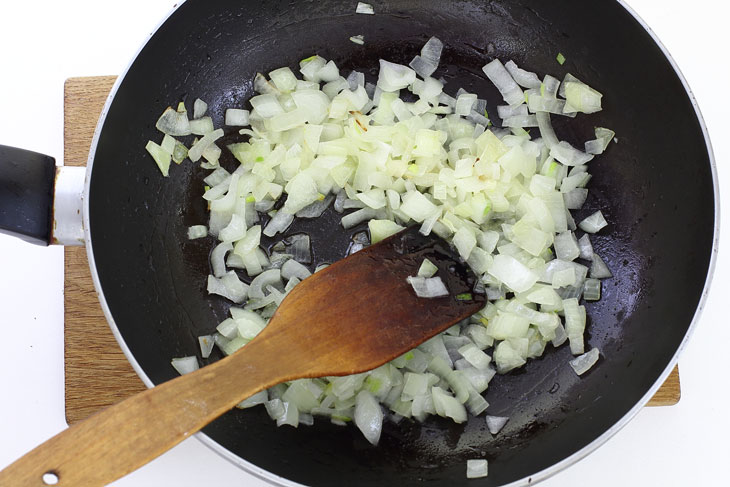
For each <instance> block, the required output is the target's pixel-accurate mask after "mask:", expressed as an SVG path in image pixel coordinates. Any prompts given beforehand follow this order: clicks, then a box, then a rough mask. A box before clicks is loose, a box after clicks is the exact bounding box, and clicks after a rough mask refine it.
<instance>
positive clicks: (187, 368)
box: [171, 355, 200, 375]
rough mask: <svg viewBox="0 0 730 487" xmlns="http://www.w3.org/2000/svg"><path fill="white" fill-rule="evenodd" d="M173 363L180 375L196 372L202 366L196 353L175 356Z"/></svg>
mask: <svg viewBox="0 0 730 487" xmlns="http://www.w3.org/2000/svg"><path fill="white" fill-rule="evenodd" d="M171 363H172V366H173V367H174V368H175V370H177V372H178V374H180V375H185V374H189V373H190V372H195V371H196V370H198V369H199V368H200V365H199V364H198V359H197V358H196V357H195V356H194V355H192V356H190V357H181V358H174V359H172V362H171Z"/></svg>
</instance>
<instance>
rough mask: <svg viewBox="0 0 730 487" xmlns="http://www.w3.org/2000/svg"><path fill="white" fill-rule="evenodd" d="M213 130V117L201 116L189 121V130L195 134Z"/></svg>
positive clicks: (203, 133)
mask: <svg viewBox="0 0 730 487" xmlns="http://www.w3.org/2000/svg"><path fill="white" fill-rule="evenodd" d="M213 130H215V127H214V126H213V119H211V118H210V117H202V118H198V119H195V120H191V121H190V131H191V132H192V133H193V134H195V135H205V134H209V133H211V132H212V131H213Z"/></svg>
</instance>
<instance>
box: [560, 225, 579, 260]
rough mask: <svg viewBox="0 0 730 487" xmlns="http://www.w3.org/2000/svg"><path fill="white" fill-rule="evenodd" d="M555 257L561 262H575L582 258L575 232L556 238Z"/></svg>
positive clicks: (562, 234)
mask: <svg viewBox="0 0 730 487" xmlns="http://www.w3.org/2000/svg"><path fill="white" fill-rule="evenodd" d="M555 256H556V257H557V258H558V259H561V260H575V259H577V258H578V257H580V248H579V247H578V239H576V238H575V234H574V233H573V232H571V231H567V232H563V233H559V234H558V235H556V236H555Z"/></svg>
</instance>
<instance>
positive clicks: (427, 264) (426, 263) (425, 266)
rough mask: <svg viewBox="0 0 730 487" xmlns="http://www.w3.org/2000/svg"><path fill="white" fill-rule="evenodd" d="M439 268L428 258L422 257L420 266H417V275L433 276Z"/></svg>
mask: <svg viewBox="0 0 730 487" xmlns="http://www.w3.org/2000/svg"><path fill="white" fill-rule="evenodd" d="M438 270H439V268H438V267H436V265H435V264H434V263H433V262H431V261H430V260H428V259H423V262H421V267H419V268H418V277H425V278H429V277H433V276H435V275H436V273H437V272H438Z"/></svg>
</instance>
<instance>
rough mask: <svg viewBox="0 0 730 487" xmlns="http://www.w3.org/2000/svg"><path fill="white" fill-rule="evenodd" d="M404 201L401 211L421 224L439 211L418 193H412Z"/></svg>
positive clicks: (405, 196)
mask: <svg viewBox="0 0 730 487" xmlns="http://www.w3.org/2000/svg"><path fill="white" fill-rule="evenodd" d="M402 199H403V202H402V203H401V205H400V211H402V212H403V213H404V214H406V215H408V216H409V217H410V218H412V219H413V220H415V221H417V222H419V223H421V222H422V221H423V220H425V219H426V218H428V217H430V216H432V215H433V214H434V213H436V212H437V211H438V207H437V206H436V205H434V204H433V203H431V201H430V200H429V199H428V198H426V197H425V196H424V195H423V194H421V193H419V192H418V191H410V192H408V193H406V194H405V195H404V196H403V197H402Z"/></svg>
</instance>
